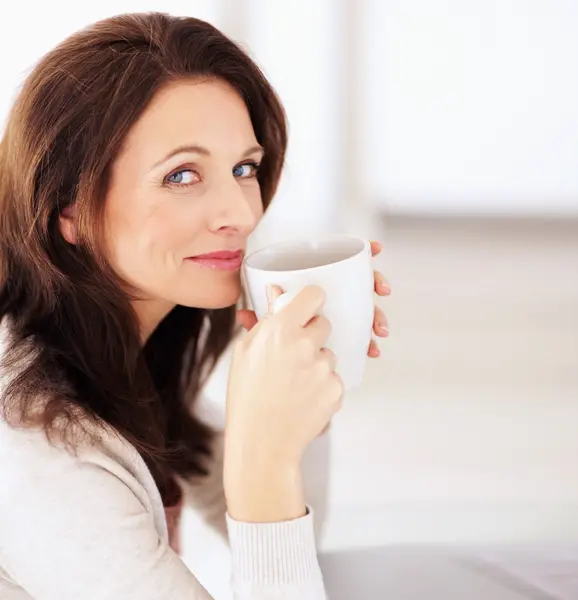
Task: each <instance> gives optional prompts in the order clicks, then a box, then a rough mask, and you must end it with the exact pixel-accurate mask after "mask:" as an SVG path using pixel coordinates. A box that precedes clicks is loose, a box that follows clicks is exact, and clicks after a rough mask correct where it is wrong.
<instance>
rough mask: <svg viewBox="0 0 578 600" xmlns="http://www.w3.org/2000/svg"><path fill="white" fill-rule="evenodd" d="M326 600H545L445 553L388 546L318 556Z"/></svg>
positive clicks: (534, 591)
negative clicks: (327, 599) (324, 584)
mask: <svg viewBox="0 0 578 600" xmlns="http://www.w3.org/2000/svg"><path fill="white" fill-rule="evenodd" d="M320 562H321V568H322V569H323V573H324V577H325V581H326V586H327V592H328V595H329V599H330V600H438V599H439V600H549V599H550V597H549V596H546V595H544V594H542V593H540V592H538V591H537V590H534V589H532V588H531V587H530V586H525V585H523V584H520V583H517V582H515V581H513V580H512V581H509V580H507V579H506V578H500V577H494V576H493V574H492V573H491V571H489V570H487V571H485V570H484V569H476V568H475V567H473V566H470V565H468V564H467V563H466V562H462V561H461V560H459V559H458V558H455V557H453V556H452V555H451V554H449V553H447V552H445V551H443V550H439V551H438V550H435V549H434V550H429V549H420V548H409V547H405V548H404V547H386V548H371V549H363V550H351V551H343V552H336V553H330V554H325V555H322V556H321V557H320Z"/></svg>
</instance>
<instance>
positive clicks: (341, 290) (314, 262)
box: [244, 235, 374, 390]
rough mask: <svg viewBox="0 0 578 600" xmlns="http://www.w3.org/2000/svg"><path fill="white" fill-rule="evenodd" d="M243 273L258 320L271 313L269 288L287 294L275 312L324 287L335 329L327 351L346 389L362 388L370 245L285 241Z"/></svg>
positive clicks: (251, 259)
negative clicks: (311, 288)
mask: <svg viewBox="0 0 578 600" xmlns="http://www.w3.org/2000/svg"><path fill="white" fill-rule="evenodd" d="M244 272H245V279H246V282H247V287H248V291H249V297H250V299H251V303H252V305H253V310H254V311H255V313H256V314H257V318H259V319H260V318H262V317H263V315H264V314H266V313H267V310H268V302H267V294H266V288H267V285H268V284H271V285H277V286H279V287H280V288H281V289H282V290H283V291H284V293H283V295H282V296H281V297H280V298H278V300H277V302H276V303H275V307H274V310H275V312H276V311H277V310H279V309H280V308H281V307H282V306H285V305H286V304H287V303H288V302H290V301H291V300H292V299H293V298H294V297H295V296H296V295H297V294H298V293H299V292H300V291H301V290H302V289H303V288H304V287H306V286H308V285H317V286H319V287H321V288H322V289H323V290H324V291H325V294H326V296H327V300H326V302H325V305H324V307H323V314H324V316H325V317H327V319H329V321H330V322H331V325H332V331H331V335H330V337H329V340H328V341H327V343H326V347H327V348H329V349H330V350H332V351H333V352H334V353H335V356H336V358H337V364H336V371H337V373H338V374H339V375H340V377H341V379H342V380H343V385H344V388H345V390H351V389H353V388H355V387H357V386H359V385H360V384H361V383H362V381H363V375H364V372H365V365H366V362H367V350H368V348H369V343H370V341H371V335H372V334H371V332H372V328H373V312H374V297H373V296H374V291H373V288H374V283H373V277H374V276H373V264H372V257H371V247H370V244H369V242H367V241H365V240H362V239H360V238H356V237H353V236H348V235H330V236H323V237H318V238H314V239H309V240H296V241H290V242H282V243H278V244H274V245H272V246H267V247H265V248H262V249H261V250H257V251H256V252H253V253H252V254H250V255H249V256H247V257H246V258H245V262H244Z"/></svg>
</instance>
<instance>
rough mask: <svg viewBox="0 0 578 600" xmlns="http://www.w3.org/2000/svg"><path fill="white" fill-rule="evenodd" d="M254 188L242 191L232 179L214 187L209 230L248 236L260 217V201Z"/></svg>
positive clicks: (240, 185)
mask: <svg viewBox="0 0 578 600" xmlns="http://www.w3.org/2000/svg"><path fill="white" fill-rule="evenodd" d="M257 194H258V190H256V189H255V188H245V189H243V186H242V184H240V183H239V182H238V181H237V180H236V179H235V178H234V177H230V178H227V181H225V182H223V183H222V184H221V185H219V186H216V189H215V193H214V195H213V198H212V202H211V206H212V211H211V212H212V215H211V220H210V222H211V229H212V230H213V231H215V232H222V233H228V232H231V233H239V234H242V235H249V234H250V233H251V232H252V231H253V229H254V228H255V226H256V225H257V221H258V219H259V215H260V212H261V211H260V206H261V200H260V196H259V197H258V196H257Z"/></svg>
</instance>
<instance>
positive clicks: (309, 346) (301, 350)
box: [295, 335, 315, 358]
mask: <svg viewBox="0 0 578 600" xmlns="http://www.w3.org/2000/svg"><path fill="white" fill-rule="evenodd" d="M314 350H315V344H314V342H313V340H312V339H311V338H310V337H309V336H305V335H304V336H301V337H300V338H299V339H298V340H297V342H296V343H295V351H296V352H297V354H301V355H304V356H305V357H306V358H309V357H311V356H312V355H313V352H314Z"/></svg>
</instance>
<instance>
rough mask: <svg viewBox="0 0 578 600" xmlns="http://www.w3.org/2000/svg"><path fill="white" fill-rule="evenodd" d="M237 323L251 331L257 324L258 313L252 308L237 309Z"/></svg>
mask: <svg viewBox="0 0 578 600" xmlns="http://www.w3.org/2000/svg"><path fill="white" fill-rule="evenodd" d="M237 323H239V325H241V327H243V328H244V329H246V330H247V331H251V329H253V327H255V325H256V324H257V315H256V314H255V313H254V311H252V310H246V309H242V310H238V311H237Z"/></svg>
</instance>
